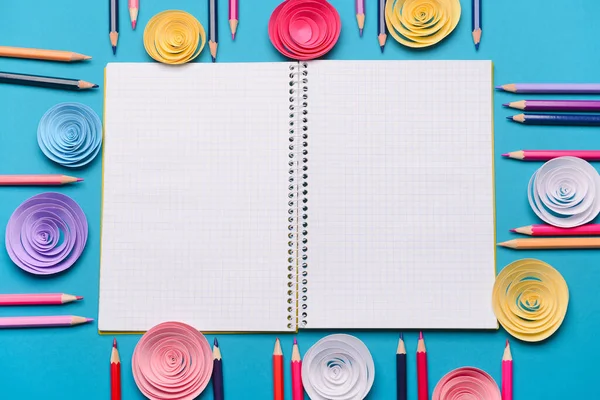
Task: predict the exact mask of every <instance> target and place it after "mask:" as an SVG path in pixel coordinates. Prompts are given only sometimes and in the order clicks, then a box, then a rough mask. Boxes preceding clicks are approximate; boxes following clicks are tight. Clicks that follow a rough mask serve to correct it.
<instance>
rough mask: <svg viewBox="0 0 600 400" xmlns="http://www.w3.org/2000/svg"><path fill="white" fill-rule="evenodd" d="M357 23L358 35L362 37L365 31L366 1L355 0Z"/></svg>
mask: <svg viewBox="0 0 600 400" xmlns="http://www.w3.org/2000/svg"><path fill="white" fill-rule="evenodd" d="M355 2H356V4H355V8H356V23H357V24H358V35H359V36H360V37H362V35H363V29H365V0H355Z"/></svg>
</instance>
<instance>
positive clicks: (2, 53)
mask: <svg viewBox="0 0 600 400" xmlns="http://www.w3.org/2000/svg"><path fill="white" fill-rule="evenodd" d="M0 57H11V58H26V59H31V60H47V61H63V62H71V61H79V60H85V59H89V58H91V57H88V56H85V55H83V54H78V53H73V52H72V51H63V50H43V49H30V48H25V47H8V46H0Z"/></svg>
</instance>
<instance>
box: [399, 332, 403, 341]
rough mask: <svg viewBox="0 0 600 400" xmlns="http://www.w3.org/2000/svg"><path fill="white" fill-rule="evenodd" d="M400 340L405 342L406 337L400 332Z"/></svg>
mask: <svg viewBox="0 0 600 400" xmlns="http://www.w3.org/2000/svg"><path fill="white" fill-rule="evenodd" d="M400 340H404V335H403V334H402V332H400Z"/></svg>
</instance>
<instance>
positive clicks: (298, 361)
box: [292, 338, 304, 400]
mask: <svg viewBox="0 0 600 400" xmlns="http://www.w3.org/2000/svg"><path fill="white" fill-rule="evenodd" d="M292 400H304V388H303V387H302V358H300V350H299V349H298V341H297V340H296V338H294V346H293V347H292Z"/></svg>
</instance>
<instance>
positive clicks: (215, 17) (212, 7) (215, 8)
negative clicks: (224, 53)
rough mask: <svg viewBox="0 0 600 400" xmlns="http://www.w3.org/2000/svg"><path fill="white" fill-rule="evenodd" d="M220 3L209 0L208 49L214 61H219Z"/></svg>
mask: <svg viewBox="0 0 600 400" xmlns="http://www.w3.org/2000/svg"><path fill="white" fill-rule="evenodd" d="M218 21H219V5H218V3H217V0H208V49H209V50H210V56H211V58H212V62H215V61H217V46H218V45H219V25H218V23H219V22H218Z"/></svg>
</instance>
